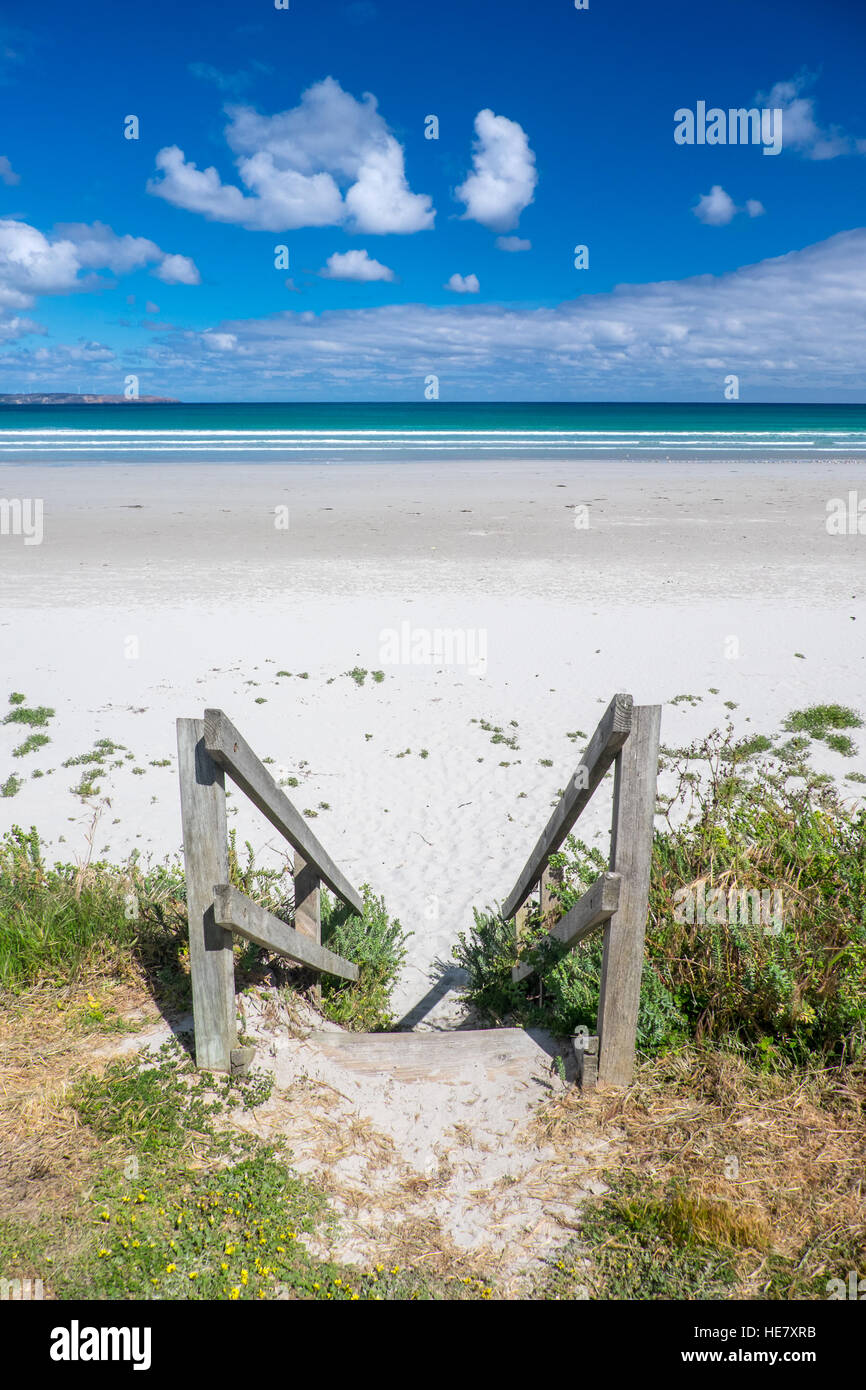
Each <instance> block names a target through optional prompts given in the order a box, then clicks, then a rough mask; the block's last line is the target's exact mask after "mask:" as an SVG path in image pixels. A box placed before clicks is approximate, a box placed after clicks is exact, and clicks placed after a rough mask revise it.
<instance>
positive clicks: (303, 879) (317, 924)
mask: <svg viewBox="0 0 866 1390" xmlns="http://www.w3.org/2000/svg"><path fill="white" fill-rule="evenodd" d="M294 879H295V931H299V932H301V934H302V935H303V936H308V937H309V938H310V940H311V941H321V939H322V903H321V897H322V895H321V887H320V885H321V880H320V878H319V876H318V874H317V873H316V871H315V869H314V868H313V866H312V865H311V864H308V863H307V861H306V859H305V858H304V856H303V855H302V854H301V853H300V852H299V851H298V850H295V868H294Z"/></svg>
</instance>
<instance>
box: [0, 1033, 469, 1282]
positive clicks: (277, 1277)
mask: <svg viewBox="0 0 866 1390" xmlns="http://www.w3.org/2000/svg"><path fill="white" fill-rule="evenodd" d="M259 1082H260V1079H259ZM259 1082H257V1078H255V1077H253V1078H250V1079H249V1080H248V1081H246V1082H245V1083H243V1085H244V1087H245V1088H246V1090H247V1091H248V1092H251V1103H252V1104H253V1105H255V1104H256V1103H258V1101H259V1100H260V1099H261V1098H263V1094H264V1092H263V1091H262V1088H261V1085H259V1094H258V1095H257V1094H256V1093H255V1087H256V1085H257V1084H259ZM236 1089H237V1087H236V1084H235V1083H229V1082H228V1080H227V1079H226V1080H225V1082H224V1084H223V1087H222V1091H221V1092H220V1090H219V1088H216V1087H215V1086H214V1084H213V1082H212V1080H211V1079H209V1078H208V1077H207V1075H206V1074H199V1073H196V1072H195V1071H194V1069H193V1067H192V1065H191V1063H190V1062H189V1061H188V1060H187V1059H186V1057H185V1055H184V1054H183V1052H182V1050H181V1049H180V1047H179V1046H178V1044H177V1043H176V1042H172V1043H169V1044H166V1046H165V1047H164V1048H163V1049H162V1051H161V1053H160V1054H159V1055H158V1057H156V1058H154V1059H147V1058H141V1059H137V1060H131V1061H130V1060H127V1061H117V1062H113V1063H111V1064H110V1065H109V1066H108V1067H107V1068H106V1070H105V1071H104V1072H103V1074H102V1075H101V1076H99V1077H96V1076H92V1075H91V1076H87V1077H85V1078H84V1079H83V1080H82V1081H81V1082H79V1083H78V1085H77V1086H76V1088H75V1089H74V1090H73V1092H72V1094H71V1097H70V1105H71V1107H72V1109H73V1110H74V1111H75V1114H76V1115H77V1118H78V1122H79V1129H78V1131H77V1133H78V1135H79V1136H81V1135H83V1136H90V1137H91V1138H95V1139H96V1140H98V1142H99V1148H98V1149H97V1150H95V1152H97V1153H98V1154H99V1156H100V1166H99V1168H98V1169H97V1170H96V1171H88V1172H87V1173H86V1175H85V1177H84V1179H83V1182H82V1187H81V1190H80V1191H79V1192H78V1193H76V1194H74V1195H73V1198H72V1200H71V1202H69V1203H68V1207H67V1209H65V1210H62V1209H61V1210H59V1211H58V1210H56V1207H55V1206H54V1205H52V1207H51V1208H50V1209H48V1210H46V1212H45V1213H44V1216H43V1219H42V1220H40V1221H39V1222H38V1223H37V1222H32V1223H29V1222H27V1221H24V1220H20V1219H17V1218H15V1217H14V1216H13V1217H11V1218H8V1219H5V1220H2V1221H0V1267H2V1268H3V1269H4V1270H10V1271H11V1270H14V1271H15V1274H16V1275H18V1276H19V1277H41V1278H43V1279H44V1280H45V1282H46V1284H47V1285H49V1286H50V1288H51V1290H52V1293H53V1295H54V1296H55V1297H57V1298H59V1299H70V1298H96V1299H108V1300H119V1299H123V1300H126V1299H142V1300H150V1299H184V1300H186V1299H190V1300H198V1299H217V1300H226V1301H229V1302H232V1301H247V1300H256V1301H258V1300H260V1299H280V1300H296V1299H316V1300H322V1301H328V1300H330V1301H346V1302H350V1301H356V1300H369V1301H374V1300H375V1301H378V1300H385V1299H388V1300H396V1299H422V1298H423V1299H431V1298H433V1299H454V1298H461V1299H466V1298H484V1297H489V1295H490V1293H491V1292H492V1290H491V1289H490V1287H489V1286H486V1287H485V1286H484V1285H483V1283H482V1281H480V1280H478V1279H477V1277H472V1276H467V1277H466V1278H465V1279H464V1280H451V1281H448V1282H446V1281H443V1280H438V1281H437V1280H434V1279H431V1278H429V1277H428V1276H427V1275H426V1273H425V1272H424V1271H423V1270H413V1269H401V1268H400V1267H397V1266H390V1267H386V1266H385V1265H383V1264H382V1263H379V1264H374V1265H372V1267H369V1268H367V1269H357V1268H353V1267H350V1266H346V1265H343V1264H340V1263H338V1262H337V1261H334V1260H329V1259H325V1258H320V1257H317V1256H314V1255H312V1254H311V1253H310V1252H309V1251H308V1249H307V1248H306V1245H305V1244H304V1240H305V1237H308V1236H316V1237H317V1238H318V1239H319V1240H323V1239H324V1240H325V1241H327V1240H328V1238H329V1237H330V1235H331V1234H332V1233H333V1232H334V1231H335V1230H336V1224H337V1223H336V1219H335V1217H334V1215H333V1213H332V1212H331V1211H330V1210H329V1207H328V1204H327V1199H326V1198H325V1196H324V1194H323V1193H321V1192H320V1191H317V1190H316V1188H315V1187H314V1186H313V1185H312V1184H311V1183H309V1182H308V1181H307V1180H305V1179H303V1178H301V1177H300V1176H299V1175H298V1174H297V1173H295V1172H294V1171H293V1170H292V1168H291V1167H290V1163H289V1155H288V1154H287V1153H286V1152H284V1150H283V1149H282V1147H281V1146H280V1145H276V1144H266V1143H263V1142H261V1141H260V1140H258V1139H257V1138H255V1137H251V1136H249V1135H247V1134H245V1133H243V1132H239V1131H238V1130H237V1129H236V1128H235V1127H234V1126H233V1125H232V1124H231V1122H230V1115H229V1107H230V1106H231V1105H233V1104H235V1103H236V1101H237V1097H236V1096H235V1095H234V1091H235V1090H236ZM265 1090H266V1088H265ZM93 1152H94V1148H93V1146H91V1147H90V1149H89V1150H88V1153H90V1154H92V1153H93ZM31 1270H32V1271H33V1274H32V1275H31V1273H30V1271H31Z"/></svg>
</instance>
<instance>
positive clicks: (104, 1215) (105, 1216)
mask: <svg viewBox="0 0 866 1390" xmlns="http://www.w3.org/2000/svg"><path fill="white" fill-rule="evenodd" d="M99 1214H100V1216H101V1217H102V1220H103V1221H110V1220H111V1213H110V1212H107V1211H102V1212H100V1213H99Z"/></svg>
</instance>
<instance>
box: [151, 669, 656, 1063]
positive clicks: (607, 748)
mask: <svg viewBox="0 0 866 1390" xmlns="http://www.w3.org/2000/svg"><path fill="white" fill-rule="evenodd" d="M660 723H661V706H659V705H638V706H636V705H635V704H634V703H633V701H632V697H631V696H630V695H616V696H614V698H613V699H612V700H611V702H610V704H609V706H608V707H607V709H606V711H605V713H604V715H603V716H602V719H601V721H600V723H599V725H598V728H597V729H596V731H595V733H594V734H593V736H592V738H591V739H590V741H589V743H588V745H587V747H586V750H585V752H584V755H583V757H582V759H581V761H580V763H579V765H578V768H577V770H576V772H575V773H574V775H573V777H572V778H571V779H570V781H569V783H568V786H567V787H566V789H565V791H564V792H563V794H562V796H561V798H560V800H559V802H558V804H557V806H556V808H555V810H554V811H553V814H552V815H551V817H550V819H549V821H548V823H547V825H546V826H545V828H544V830H543V832H542V834H541V836H540V838H539V840H538V842H537V844H536V845H535V848H534V849H533V851H532V853H531V854H530V856H529V858H528V859H527V861H526V864H525V865H524V867H523V869H522V870H521V872H520V874H519V875H518V878H517V882H516V883H515V885H514V887H513V888H512V890H511V892H510V893H509V895H508V897H507V898H506V900H505V902H504V904H503V908H502V915H503V917H505V918H506V919H509V920H511V919H513V920H514V921H515V930H516V931H517V933H518V938H519V935H520V929H521V924H522V921H523V920H524V918H525V916H526V912H527V910H528V908H527V905H528V902H529V900H530V898H532V897H534V896H535V895H536V894H537V895H538V899H539V906H540V909H541V912H542V914H543V916H544V918H545V922H546V923H548V922H549V923H550V932H549V935H550V940H551V942H552V943H553V942H556V943H558V944H559V946H560V947H563V946H565V947H568V948H570V947H574V946H576V945H577V944H578V942H580V941H582V940H584V938H585V937H587V936H588V935H589V934H590V933H591V932H593V931H596V930H601V931H603V933H604V948H603V964H602V974H601V989H600V997H599V1010H598V1035H597V1037H589V1036H587V1037H585V1038H583V1039H578V1043H580V1047H579V1050H578V1062H579V1076H580V1079H581V1081H582V1084H593V1083H594V1081H595V1080H596V1079H598V1080H599V1081H602V1082H605V1083H607V1084H609V1085H618V1086H625V1085H628V1083H629V1081H630V1080H631V1077H632V1072H633V1068H634V1050H635V1037H636V1032H637V1017H638V1005H639V1000H640V982H641V974H642V971H643V956H644V936H645V931H646V918H647V905H648V899H649V876H650V860H651V854H652V839H653V814H654V811H655V797H656V777H657V769H658V752H659V730H660ZM177 740H178V765H179V773H180V796H181V819H182V827H183V847H184V862H185V868H186V892H187V910H188V917H189V957H190V974H191V977H192V995H193V1017H194V1026H195V1055H196V1064H197V1065H198V1066H199V1067H203V1068H207V1069H210V1070H213V1071H224V1072H239V1071H243V1070H245V1069H246V1067H247V1066H248V1065H249V1062H250V1060H251V1056H252V1052H251V1049H249V1048H239V1047H238V1045H237V1023H236V1005H235V980H234V954H233V950H232V937H233V934H234V935H238V936H240V937H243V938H244V939H245V940H247V941H252V942H255V943H256V944H257V945H259V946H262V947H264V948H265V949H266V950H268V951H270V952H273V953H275V954H278V955H283V956H286V957H288V958H289V959H290V960H293V961H298V962H300V963H301V964H303V965H304V966H306V967H308V968H309V969H312V970H314V971H318V972H320V973H326V974H331V975H335V976H337V977H339V978H341V979H345V980H357V979H358V967H357V966H356V965H354V964H353V963H352V962H351V961H348V960H344V959H343V958H342V957H341V956H338V955H335V954H334V953H333V952H332V951H329V950H327V949H326V948H325V947H324V946H323V945H322V942H321V911H320V893H321V886H322V884H326V885H327V887H328V888H330V889H331V891H332V892H333V893H335V894H336V896H337V897H338V898H339V899H341V901H342V902H344V903H345V904H346V905H347V906H348V907H349V908H350V909H351V910H352V911H353V912H356V913H359V914H360V913H362V912H363V903H362V900H361V897H360V895H359V893H358V892H357V890H356V889H355V888H354V887H353V886H352V884H351V883H349V881H348V879H347V878H346V877H345V876H344V874H343V873H342V872H341V870H340V869H339V868H338V867H337V865H336V864H335V863H334V861H333V860H332V859H331V857H330V855H329V854H328V853H327V851H326V850H325V849H324V848H323V846H322V845H321V844H320V843H319V841H318V839H317V838H316V836H315V835H314V834H313V833H312V831H311V830H310V828H309V826H308V825H307V823H306V821H305V820H304V818H303V816H302V815H301V813H300V812H299V811H298V810H297V809H296V807H295V806H294V805H293V804H292V802H291V801H290V800H289V798H288V797H287V796H286V795H285V793H284V792H283V790H282V789H281V788H280V787H279V786H278V785H277V783H276V782H275V780H274V778H273V777H272V776H271V774H270V772H269V771H268V769H267V767H266V766H265V765H264V763H263V762H262V761H261V760H260V759H259V758H258V757H257V756H256V754H255V753H254V752H253V750H252V749H251V748H250V746H249V744H248V743H247V742H246V740H245V739H244V738H243V736H242V734H240V733H239V732H238V730H237V729H236V728H235V727H234V725H233V724H232V723H231V721H230V720H229V719H228V718H227V716H226V715H225V714H224V713H223V712H222V710H217V709H210V710H206V711H205V716H204V719H203V720H200V719H179V720H178V721H177ZM611 766H613V768H614V786H613V821H612V829H611V848H610V867H609V870H608V871H606V872H605V873H603V874H602V875H601V876H600V877H599V878H598V879H597V880H596V882H595V883H594V884H592V886H591V887H590V888H589V889H588V890H587V892H585V893H584V894H583V896H582V897H581V898H580V899H579V901H578V902H577V903H575V905H574V906H573V907H572V908H571V909H570V910H569V911H568V912H566V913H565V915H563V916H561V917H560V918H559V919H558V920H555V917H556V900H555V897H553V896H552V895H551V884H552V882H553V881H554V879H555V871H554V870H552V869H551V867H550V864H549V861H550V857H551V855H554V854H556V853H557V852H558V851H559V849H560V848H561V846H562V845H563V843H564V841H565V839H566V837H567V836H568V834H569V833H570V831H571V829H572V827H573V826H574V824H575V823H576V821H577V819H578V817H579V816H580V814H581V812H582V811H583V810H584V808H585V807H586V806H587V804H588V803H589V800H590V798H591V797H592V795H593V792H594V791H595V790H596V788H597V787H598V786H599V784H600V783H601V781H602V779H603V778H604V776H605V773H607V772H608V771H609V770H610V768H611ZM226 773H228V775H229V777H230V778H231V779H232V781H233V782H234V783H235V784H236V786H238V787H239V788H240V790H241V791H242V792H243V793H244V794H245V795H246V796H247V797H249V799H250V800H251V801H252V803H253V805H254V806H256V807H257V808H258V810H259V811H261V812H262V814H263V815H264V816H265V817H266V818H267V819H268V820H269V821H270V822H271V824H272V825H273V826H274V827H275V829H277V830H278V831H279V832H280V834H281V835H282V836H283V837H284V838H285V839H286V840H287V841H288V843H289V844H290V845H291V846H292V848H293V850H294V863H293V878H294V891H295V901H294V910H293V925H291V926H290V925H288V923H286V922H284V921H283V920H282V919H281V918H279V917H276V916H274V914H273V913H271V912H269V911H267V910H266V909H265V908H263V907H262V906H261V905H260V904H258V903H256V902H254V901H253V900H252V899H251V898H248V897H246V895H245V894H243V893H241V892H240V891H239V890H238V889H237V888H236V887H234V886H233V885H232V884H230V883H229V861H228V831H227V825H226V790H225V775H226ZM543 957H544V953H543V952H539V950H538V949H537V948H536V949H535V950H534V951H533V952H532V956H531V958H527V959H526V960H523V961H521V962H519V963H518V964H517V965H516V966H515V967H514V970H513V972H512V973H513V977H514V979H515V980H521V979H525V978H527V977H528V976H529V975H531V974H532V973H533V972H535V971H536V970H540V971H543V970H544V969H545V961H544V958H543ZM553 959H554V956H553V954H552V953H551V954H550V956H549V960H550V961H552V960H553ZM504 1031H508V1032H509V1033H510V1032H513V1031H514V1030H504ZM489 1033H490V1030H486V1033H485V1032H482V1033H480V1034H478V1033H476V1034H475V1035H474V1036H475V1037H476V1038H481V1039H483V1038H485V1037H489ZM391 1036H392V1037H393V1039H394V1041H395V1042H396V1041H397V1040H398V1039H400V1038H403V1039H405V1038H406V1037H407V1035H406V1034H394V1035H391ZM432 1036H433V1035H431V1037H432ZM472 1036H473V1035H471V1034H469V1033H461V1034H460V1038H461V1039H462V1041H463V1042H464V1043H465V1044H470V1043H471V1038H472ZM415 1039H416V1041H417V1042H419V1043H420V1042H421V1037H420V1036H419V1035H415ZM371 1040H372V1039H371Z"/></svg>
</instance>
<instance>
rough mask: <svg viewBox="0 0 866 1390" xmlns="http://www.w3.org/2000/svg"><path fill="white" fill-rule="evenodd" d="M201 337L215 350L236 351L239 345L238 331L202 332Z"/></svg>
mask: <svg viewBox="0 0 866 1390" xmlns="http://www.w3.org/2000/svg"><path fill="white" fill-rule="evenodd" d="M201 339H202V342H203V343H204V345H205V347H206V348H209V349H211V350H212V351H214V352H234V350H235V348H236V347H237V345H238V339H237V334H236V333H211V332H208V333H202V335H201Z"/></svg>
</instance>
